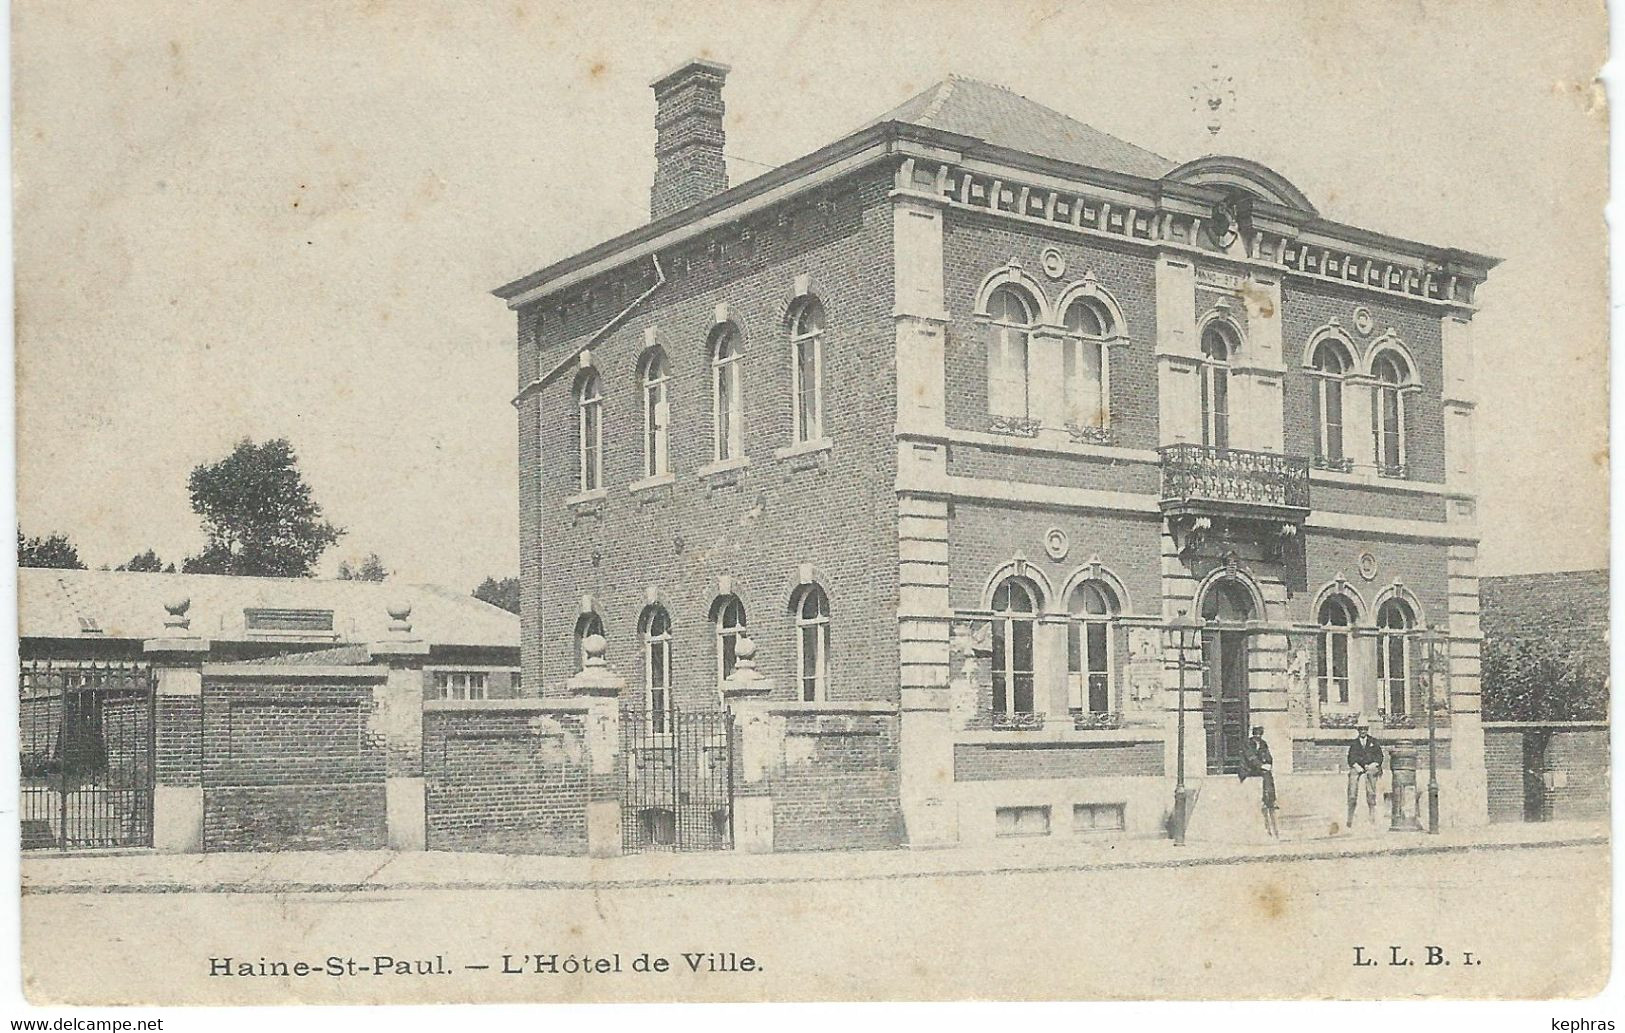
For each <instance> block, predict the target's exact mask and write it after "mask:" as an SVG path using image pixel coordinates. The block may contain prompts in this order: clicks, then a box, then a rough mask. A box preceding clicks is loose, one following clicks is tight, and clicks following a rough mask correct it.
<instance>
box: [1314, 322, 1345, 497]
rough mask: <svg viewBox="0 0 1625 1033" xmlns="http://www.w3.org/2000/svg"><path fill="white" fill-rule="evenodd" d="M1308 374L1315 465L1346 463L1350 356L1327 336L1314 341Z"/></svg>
mask: <svg viewBox="0 0 1625 1033" xmlns="http://www.w3.org/2000/svg"><path fill="white" fill-rule="evenodd" d="M1311 364H1312V365H1311V371H1310V374H1309V409H1310V420H1311V422H1312V423H1313V424H1314V428H1315V456H1314V458H1315V465H1316V466H1320V467H1324V468H1327V469H1332V470H1342V469H1345V468H1346V467H1347V462H1346V459H1345V457H1344V452H1343V378H1344V377H1346V376H1347V375H1348V373H1349V370H1350V369H1352V368H1353V360H1352V359H1351V358H1350V357H1349V353H1348V349H1346V348H1345V347H1343V344H1342V342H1341V341H1338V340H1336V339H1334V338H1327V339H1326V340H1323V341H1321V342H1320V343H1319V344H1317V345H1315V351H1314V355H1313V356H1312V358H1311Z"/></svg>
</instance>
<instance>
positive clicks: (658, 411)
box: [638, 348, 671, 477]
mask: <svg viewBox="0 0 1625 1033" xmlns="http://www.w3.org/2000/svg"><path fill="white" fill-rule="evenodd" d="M638 377H639V380H640V381H641V383H642V386H643V475H644V476H645V477H655V476H658V475H659V474H663V473H665V472H666V471H667V470H668V469H670V462H669V459H668V456H667V448H668V441H667V437H668V432H669V430H670V428H671V402H670V399H669V398H668V397H667V381H668V380H669V378H670V373H669V371H668V369H667V366H666V353H665V352H664V351H662V350H661V349H659V348H651V349H649V351H648V353H647V354H646V355H644V357H643V362H642V364H641V367H640V369H639V373H638Z"/></svg>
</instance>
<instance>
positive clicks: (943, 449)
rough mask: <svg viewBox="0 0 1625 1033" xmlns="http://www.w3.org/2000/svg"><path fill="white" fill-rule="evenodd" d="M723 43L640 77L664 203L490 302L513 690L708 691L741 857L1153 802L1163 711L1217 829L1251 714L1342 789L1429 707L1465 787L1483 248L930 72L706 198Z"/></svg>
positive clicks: (654, 824)
mask: <svg viewBox="0 0 1625 1033" xmlns="http://www.w3.org/2000/svg"><path fill="white" fill-rule="evenodd" d="M726 72H727V69H726V68H725V67H723V66H721V65H717V64H714V63H711V62H705V61H696V62H692V63H689V64H687V65H685V66H683V67H681V68H679V69H677V70H675V71H673V72H672V73H670V74H669V75H667V76H665V77H664V78H662V79H660V80H658V81H657V82H655V83H654V84H653V85H654V93H655V101H656V108H657V113H656V126H657V131H658V136H657V142H656V157H657V171H656V174H655V182H654V188H653V190H652V193H651V208H652V216H653V221H651V222H650V223H649V224H648V225H646V226H643V227H641V228H639V229H636V230H633V231H631V232H629V233H626V234H623V235H621V236H619V237H617V238H615V239H613V240H610V241H607V242H605V243H603V244H601V245H599V246H597V247H595V248H592V249H591V250H589V251H586V252H584V253H582V254H579V255H577V256H575V257H573V258H569V259H566V260H564V261H562V262H559V263H557V264H554V265H551V266H549V267H547V268H545V269H542V270H540V271H538V272H535V273H532V274H530V275H528V276H525V277H523V278H521V279H518V280H516V281H514V282H512V283H509V284H507V285H506V286H504V287H502V288H500V289H498V290H497V291H496V294H497V295H498V296H499V297H501V298H502V299H504V300H505V301H506V302H507V304H508V305H509V307H510V308H511V309H512V310H513V311H514V312H515V313H516V315H517V321H518V336H517V342H518V386H519V394H518V396H517V399H516V402H515V404H516V407H517V411H518V429H519V437H518V441H519V469H520V498H521V509H522V514H521V515H522V531H521V534H522V552H521V557H522V559H521V564H522V581H523V603H522V607H523V608H522V620H523V624H522V627H523V638H522V643H523V646H522V663H523V680H524V684H525V685H526V686H527V687H530V686H540V687H541V693H542V695H543V696H544V697H558V696H567V695H569V694H571V693H572V692H573V691H578V690H579V689H580V686H581V685H582V684H584V683H583V681H582V678H583V676H582V675H581V674H580V673H578V672H581V671H582V670H583V665H584V663H585V664H586V666H587V667H588V668H592V670H591V671H589V673H591V674H593V675H594V677H595V678H596V679H597V680H598V682H601V683H602V684H604V685H609V686H611V688H610V689H609V690H608V691H611V692H616V691H617V690H616V688H615V687H616V686H621V687H619V689H618V701H619V708H620V713H621V715H622V716H621V717H620V718H619V720H621V721H622V722H623V723H624V722H628V721H630V722H633V723H636V724H638V725H639V726H640V727H642V728H644V729H645V730H646V731H647V732H648V736H647V739H648V742H657V741H659V740H660V737H661V736H668V737H669V736H673V735H680V734H681V724H682V721H683V720H684V715H688V714H701V713H714V712H716V711H718V710H719V709H722V708H727V710H728V711H729V712H731V714H732V715H733V716H732V720H733V723H734V734H733V736H732V738H731V739H728V740H726V741H727V742H728V743H729V746H728V749H730V750H731V753H730V754H729V756H730V757H731V759H730V760H729V762H728V763H729V771H727V772H724V773H723V774H724V775H725V776H726V778H727V780H728V781H729V782H730V787H729V793H730V796H729V797H728V799H729V800H730V801H731V805H730V806H731V811H730V812H728V813H723V812H722V811H720V810H719V811H718V812H717V813H716V814H714V815H713V816H712V821H713V825H712V828H711V829H710V833H709V834H714V835H716V836H722V835H723V833H722V831H721V830H722V828H723V822H724V820H725V819H726V821H727V822H729V823H731V828H730V830H729V831H730V833H731V835H732V841H733V842H734V843H735V845H737V846H739V847H740V848H746V849H807V848H820V847H837V846H883V845H896V844H910V845H938V844H947V843H955V842H966V843H968V842H974V841H978V840H985V839H990V838H993V837H995V836H1018V835H1035V836H1036V835H1049V836H1073V835H1090V836H1094V835H1101V834H1109V833H1112V832H1121V833H1123V834H1129V835H1134V834H1162V833H1163V830H1165V829H1166V828H1167V826H1168V821H1169V814H1170V810H1171V805H1172V800H1173V788H1174V782H1175V778H1176V775H1177V774H1178V766H1179V741H1180V739H1181V738H1183V739H1184V762H1185V770H1186V772H1187V775H1188V778H1189V780H1190V782H1191V784H1192V786H1193V787H1197V786H1200V793H1201V795H1200V796H1199V797H1198V802H1197V803H1196V805H1195V815H1194V818H1193V825H1192V832H1193V835H1194V834H1196V833H1197V832H1198V831H1199V830H1203V829H1204V823H1206V825H1205V828H1206V831H1208V832H1210V833H1215V834H1216V833H1217V832H1218V831H1219V830H1218V829H1216V828H1215V827H1214V824H1215V823H1216V822H1219V821H1221V820H1222V821H1229V820H1231V818H1229V817H1224V815H1228V814H1231V813H1232V812H1233V813H1234V816H1235V820H1236V821H1242V820H1245V821H1246V822H1247V823H1248V824H1249V825H1251V824H1253V823H1256V821H1257V810H1256V808H1257V799H1258V797H1257V793H1258V789H1257V786H1258V783H1257V782H1249V783H1247V784H1246V785H1245V787H1244V791H1245V793H1246V794H1248V795H1247V799H1248V800H1250V801H1251V802H1250V805H1249V806H1250V808H1251V809H1250V810H1249V809H1246V808H1237V807H1231V809H1230V810H1226V809H1225V807H1229V806H1230V805H1224V806H1220V804H1218V803H1213V802H1212V801H1219V800H1222V799H1224V798H1225V796H1226V794H1229V795H1232V796H1233V795H1234V794H1235V793H1236V792H1237V791H1238V790H1241V789H1243V787H1241V786H1240V784H1239V783H1238V781H1237V779H1236V778H1234V777H1233V776H1232V775H1230V774H1228V773H1230V772H1234V771H1235V769H1236V765H1237V763H1238V760H1239V753H1240V748H1241V743H1242V740H1243V739H1244V737H1245V735H1246V733H1247V729H1248V728H1249V727H1250V726H1252V725H1262V726H1263V727H1264V729H1265V732H1266V738H1267V739H1268V741H1269V743H1270V744H1271V746H1272V747H1273V751H1274V756H1275V762H1276V773H1277V776H1278V779H1277V780H1278V782H1279V786H1280V795H1281V799H1282V805H1283V808H1284V810H1285V811H1286V812H1288V813H1290V812H1299V813H1305V814H1311V813H1312V814H1317V815H1332V816H1335V818H1336V819H1337V820H1339V821H1340V820H1341V819H1342V817H1343V814H1342V809H1343V796H1344V790H1345V785H1344V775H1343V770H1342V768H1343V756H1344V754H1345V753H1346V751H1347V747H1348V744H1349V740H1350V739H1351V738H1352V737H1353V736H1354V734H1355V733H1354V727H1355V725H1356V724H1357V723H1359V722H1360V721H1361V720H1362V719H1363V720H1364V721H1368V722H1369V723H1370V724H1371V726H1372V728H1373V732H1374V734H1375V735H1376V736H1377V738H1378V739H1379V740H1380V741H1382V742H1383V743H1384V744H1385V745H1389V746H1391V745H1393V744H1395V743H1396V742H1404V741H1409V742H1412V743H1418V744H1420V752H1421V754H1422V757H1423V760H1422V765H1423V767H1424V768H1425V767H1426V755H1427V740H1428V736H1429V724H1430V718H1431V719H1432V720H1431V723H1432V724H1433V725H1434V727H1435V729H1436V731H1435V742H1436V748H1437V754H1436V757H1437V765H1438V781H1439V785H1440V796H1441V801H1442V811H1443V815H1444V821H1445V823H1446V824H1474V823H1481V822H1484V821H1485V820H1486V816H1485V808H1486V803H1485V784H1484V778H1485V776H1484V765H1483V750H1484V746H1483V743H1484V738H1483V731H1482V727H1481V723H1480V715H1479V681H1478V671H1479V666H1478V664H1479V661H1478V656H1479V626H1478V581H1477V574H1476V572H1475V557H1476V552H1477V545H1476V543H1477V540H1478V531H1477V527H1476V523H1475V508H1476V507H1475V501H1474V495H1473V469H1472V456H1473V444H1472V442H1473V429H1472V427H1473V413H1474V389H1473V380H1472V368H1473V344H1472V334H1471V319H1472V315H1473V312H1474V292H1475V290H1476V289H1477V288H1478V286H1479V285H1480V284H1481V283H1482V282H1483V281H1484V280H1485V278H1486V277H1487V275H1488V272H1489V270H1490V268H1491V267H1492V266H1493V265H1494V264H1495V260H1494V259H1492V258H1488V257H1485V256H1482V255H1476V254H1471V253H1468V252H1464V251H1459V250H1454V249H1449V248H1441V247H1435V246H1432V245H1426V244H1421V243H1417V242H1414V241H1410V240H1404V239H1401V238H1397V237H1392V236H1387V235H1385V234H1381V233H1376V232H1373V231H1370V230H1365V229H1359V228H1356V227H1353V226H1348V225H1344V224H1341V223H1337V222H1333V221H1330V220H1329V219H1327V218H1325V217H1323V216H1322V215H1321V214H1320V213H1319V212H1318V210H1317V209H1316V207H1315V205H1314V203H1313V202H1312V201H1311V200H1310V199H1309V198H1308V197H1306V196H1305V195H1304V194H1303V193H1302V192H1301V191H1300V190H1298V189H1297V188H1296V187H1295V186H1293V185H1292V184H1291V183H1290V182H1288V181H1287V179H1286V178H1285V177H1283V176H1281V175H1280V174H1279V173H1277V172H1274V171H1273V170H1271V169H1268V168H1265V167H1263V166H1261V165H1259V164H1257V163H1255V162H1252V161H1249V160H1247V159H1245V158H1239V157H1231V156H1223V155H1216V156H1208V157H1203V158H1198V159H1196V160H1193V161H1189V162H1185V163H1183V164H1181V163H1177V162H1174V161H1171V160H1168V159H1166V158H1163V157H1160V156H1158V155H1156V154H1153V153H1151V152H1149V151H1147V150H1144V149H1142V148H1140V147H1137V146H1135V145H1133V144H1130V143H1127V142H1125V141H1123V140H1119V139H1117V138H1115V137H1112V136H1109V135H1107V134H1106V133H1103V132H1101V131H1099V130H1096V129H1093V128H1091V127H1090V126H1088V125H1085V124H1083V123H1081V122H1078V121H1075V120H1073V119H1071V118H1068V117H1066V116H1064V115H1061V114H1059V113H1057V112H1055V111H1052V110H1050V109H1048V108H1045V107H1043V106H1041V105H1039V104H1036V103H1034V102H1032V101H1029V100H1026V99H1025V98H1022V97H1020V96H1018V95H1016V94H1014V93H1012V92H1010V91H1008V90H1006V89H1003V88H1001V87H997V86H992V85H988V84H985V83H981V82H977V81H974V80H970V79H964V78H959V77H952V78H949V79H946V80H944V81H943V82H940V83H938V84H936V85H934V86H932V87H930V88H929V89H927V90H925V91H924V92H922V93H921V94H919V95H918V96H916V97H914V98H913V99H911V100H908V101H907V102H905V103H904V104H903V105H902V106H900V107H898V108H895V109H893V110H892V111H890V112H889V113H887V114H885V115H882V116H881V117H880V118H878V119H876V120H875V121H874V122H872V123H870V124H869V125H868V126H866V127H864V128H862V129H860V130H858V131H856V132H854V133H852V134H850V135H848V136H845V137H843V138H841V139H840V140H837V141H836V142H834V143H832V144H830V145H828V146H826V147H824V148H822V149H820V150H818V151H815V152H814V153H812V154H809V155H807V156H806V157H803V158H801V159H799V160H796V161H793V162H790V163H789V164H787V165H785V166H783V167H780V168H777V169H775V170H773V171H771V172H768V173H766V174H765V175H762V176H759V177H758V178H756V179H752V180H750V181H749V182H747V183H744V184H742V185H740V186H736V187H733V188H732V189H730V188H729V187H728V183H727V177H726V173H725V171H724V164H723V118H722V115H723V104H722V86H723V80H724V77H725V75H726ZM1182 613H1184V614H1187V617H1186V618H1185V619H1186V620H1190V619H1200V621H1201V629H1200V631H1195V632H1186V633H1185V634H1187V635H1189V636H1190V637H1189V638H1188V639H1187V645H1186V647H1185V649H1184V651H1183V653H1182V652H1181V650H1179V649H1178V648H1177V645H1176V644H1177V638H1176V636H1177V635H1179V634H1180V632H1178V631H1174V630H1171V629H1170V622H1176V618H1178V617H1179V615H1180V614H1182ZM595 635H602V636H603V640H604V643H605V644H606V647H605V649H604V651H603V656H602V658H601V659H602V663H604V664H607V667H605V666H602V665H601V664H600V657H599V656H598V655H597V653H596V652H594V654H593V655H592V656H590V657H589V656H588V650H587V649H586V646H587V645H589V644H591V645H595V646H596V645H597V643H596V642H595V641H592V636H595ZM747 636H748V638H749V639H750V640H751V642H752V644H753V646H754V656H753V657H751V660H752V661H753V665H754V670H752V669H751V668H752V663H746V664H744V665H743V666H744V668H745V670H744V671H743V673H742V674H741V672H740V671H739V670H737V669H736V665H737V664H739V662H740V659H741V656H742V655H743V656H749V655H750V654H751V653H752V650H751V649H745V650H740V648H739V645H740V643H741V642H742V641H743V640H744V639H745V638H746V637H747ZM1198 642H1200V646H1199V647H1198V645H1197V643H1198ZM1181 655H1183V656H1185V657H1186V662H1184V663H1181V662H1180V661H1179V659H1178V658H1179V657H1180V656H1181ZM1430 656H1432V657H1435V660H1434V661H1433V662H1432V663H1430V662H1429V657H1430ZM1199 658H1200V661H1201V662H1198V659H1199ZM595 665H598V666H595ZM588 680H589V681H592V679H588ZM623 683H624V684H623ZM572 686H574V688H573V687H572ZM1182 686H1183V687H1182ZM1181 697H1183V708H1182V706H1181V702H1182V700H1181ZM1430 697H1431V701H1432V702H1431V703H1430ZM1182 710H1183V713H1184V714H1185V719H1184V720H1185V732H1186V734H1185V735H1184V736H1183V737H1181V736H1180V735H1179V734H1178V731H1179V728H1178V726H1179V723H1180V716H1179V715H1180V714H1181V712H1182ZM635 745H636V744H634V746H635ZM701 759H702V760H703V758H701ZM639 763H641V762H640V761H639V760H638V757H637V749H636V748H632V749H629V751H628V752H627V754H626V757H625V760H624V764H623V767H624V768H625V769H626V770H624V771H623V775H624V777H626V778H628V779H635V778H636V777H638V776H637V774H636V771H635V770H633V769H635V768H636V766H637V765H638V764H639ZM1220 776H1223V777H1220ZM1422 780H1423V781H1424V782H1425V780H1426V772H1425V770H1424V772H1423V774H1422ZM1226 783H1228V786H1226ZM1387 785H1388V780H1387V777H1386V776H1385V777H1384V780H1383V786H1384V788H1386V787H1387ZM682 797H683V794H682V793H677V794H675V795H674V796H673V799H674V800H677V801H678V802H675V803H672V804H671V807H672V808H673V809H675V810H678V811H680V809H681V806H682V804H681V798H682ZM1204 804H1206V807H1205V808H1204ZM619 806H620V808H621V811H620V812H619V817H618V818H617V817H615V814H614V812H613V809H612V813H611V814H609V815H600V816H599V818H598V819H597V820H601V821H615V822H621V821H624V822H625V824H624V825H623V826H622V828H623V830H624V831H623V836H631V837H633V838H636V837H638V836H645V837H654V838H656V839H663V840H666V841H670V840H671V838H672V837H673V835H674V833H673V832H672V831H671V830H670V829H666V828H663V827H662V822H667V823H670V822H675V824H676V825H678V826H682V825H683V822H684V821H685V820H686V819H685V818H684V817H683V815H682V814H681V813H677V814H675V815H672V814H668V815H664V816H662V815H658V814H654V813H653V812H652V811H651V812H650V813H643V814H640V815H630V814H627V813H626V808H628V807H633V806H635V801H633V800H632V799H631V798H629V797H625V796H623V797H622V798H621V800H620V803H619ZM1204 810H1205V812H1206V813H1204ZM1361 810H1362V812H1363V811H1364V806H1363V805H1362V807H1361ZM1362 818H1363V813H1362ZM1381 820H1382V822H1383V824H1384V825H1386V821H1387V817H1386V813H1384V814H1383V815H1382V817H1381ZM676 835H678V836H679V837H680V836H681V835H683V833H681V832H680V831H679V832H678V833H676ZM628 842H629V841H628ZM678 845H679V846H680V845H682V844H678Z"/></svg>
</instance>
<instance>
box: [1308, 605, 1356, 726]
mask: <svg viewBox="0 0 1625 1033" xmlns="http://www.w3.org/2000/svg"><path fill="white" fill-rule="evenodd" d="M1319 620H1320V648H1319V649H1318V650H1317V652H1318V656H1317V658H1316V660H1317V663H1316V667H1317V670H1316V674H1317V676H1318V678H1319V682H1320V702H1321V703H1331V704H1334V705H1339V706H1346V705H1347V704H1348V702H1349V641H1350V635H1351V634H1352V633H1353V631H1352V629H1353V627H1354V611H1353V609H1352V608H1351V607H1350V606H1349V604H1348V601H1347V600H1346V599H1343V598H1341V597H1339V596H1332V597H1331V598H1329V599H1327V600H1326V601H1325V602H1324V603H1321V604H1320V614H1319Z"/></svg>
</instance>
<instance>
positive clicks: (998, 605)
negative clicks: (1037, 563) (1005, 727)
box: [993, 577, 1039, 715]
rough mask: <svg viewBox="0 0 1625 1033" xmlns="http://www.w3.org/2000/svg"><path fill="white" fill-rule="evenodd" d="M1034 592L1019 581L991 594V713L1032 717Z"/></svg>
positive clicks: (1036, 600)
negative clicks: (1028, 715) (1030, 715)
mask: <svg viewBox="0 0 1625 1033" xmlns="http://www.w3.org/2000/svg"><path fill="white" fill-rule="evenodd" d="M1038 605H1039V594H1038V589H1037V587H1036V586H1035V585H1033V583H1032V582H1031V581H1028V580H1026V579H1024V578H1019V577H1009V578H1005V579H1004V580H1003V581H1001V582H1000V583H999V587H998V588H996V589H994V591H993V713H995V714H1005V715H1009V714H1031V713H1033V676H1034V667H1033V655H1034V648H1033V638H1034V635H1035V634H1036V632H1037V628H1038Z"/></svg>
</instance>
